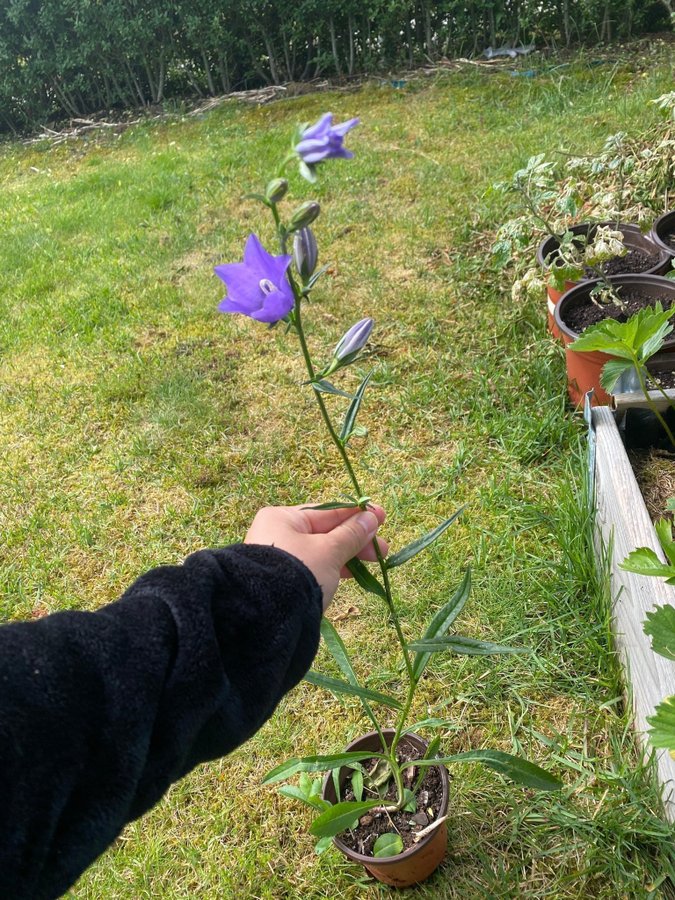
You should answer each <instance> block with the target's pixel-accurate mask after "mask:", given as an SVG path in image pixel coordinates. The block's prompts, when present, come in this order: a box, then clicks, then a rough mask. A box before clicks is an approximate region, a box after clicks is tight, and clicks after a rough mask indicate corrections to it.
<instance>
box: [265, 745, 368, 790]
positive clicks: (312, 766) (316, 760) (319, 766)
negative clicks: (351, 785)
mask: <svg viewBox="0 0 675 900" xmlns="http://www.w3.org/2000/svg"><path fill="white" fill-rule="evenodd" d="M373 756H377V757H380V756H382V754H381V753H375V752H373V751H372V750H350V751H349V752H347V751H345V752H344V753H332V754H329V755H328V756H303V757H301V758H296V759H288V760H286V762H285V763H281V765H280V766H277V767H276V768H275V769H272V771H271V772H268V773H267V775H265V777H264V778H263V780H262V783H263V784H274V782H275V781H284V780H285V779H286V778H290V777H291V776H292V775H297V774H298V772H328V771H330V770H331V769H340V768H342V766H351V765H354V764H355V763H358V762H361V760H363V759H370V758H371V757H373ZM383 758H384V757H383Z"/></svg>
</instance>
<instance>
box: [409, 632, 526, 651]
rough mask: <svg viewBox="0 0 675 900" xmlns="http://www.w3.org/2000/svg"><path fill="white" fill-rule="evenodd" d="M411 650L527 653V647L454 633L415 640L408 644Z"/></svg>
mask: <svg viewBox="0 0 675 900" xmlns="http://www.w3.org/2000/svg"><path fill="white" fill-rule="evenodd" d="M408 649H409V650H417V652H418V653H440V652H443V651H447V650H449V651H450V652H451V653H459V654H461V655H463V656H496V655H497V654H499V653H527V652H528V649H527V647H507V646H506V645H505V644H493V643H492V642H491V641H478V640H476V639H475V638H469V637H463V636H462V635H461V634H453V635H451V636H450V637H438V638H433V639H432V640H422V641H413V643H411V644H408Z"/></svg>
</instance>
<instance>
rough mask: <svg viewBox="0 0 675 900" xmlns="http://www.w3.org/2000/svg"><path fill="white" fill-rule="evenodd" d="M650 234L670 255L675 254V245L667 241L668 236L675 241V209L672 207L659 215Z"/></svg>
mask: <svg viewBox="0 0 675 900" xmlns="http://www.w3.org/2000/svg"><path fill="white" fill-rule="evenodd" d="M649 236H650V238H651V239H652V240H653V241H654V243H655V244H656V245H657V246H658V247H660V248H661V250H665V251H666V253H667V254H668V255H669V256H670V257H674V256H675V246H672V245H671V244H668V243H666V237H668V236H670V239H671V241H673V243H675V209H671V210H670V212H666V213H664V214H663V215H662V216H659V217H658V219H657V220H656V222H654V225H653V226H652V230H651V232H650V234H649Z"/></svg>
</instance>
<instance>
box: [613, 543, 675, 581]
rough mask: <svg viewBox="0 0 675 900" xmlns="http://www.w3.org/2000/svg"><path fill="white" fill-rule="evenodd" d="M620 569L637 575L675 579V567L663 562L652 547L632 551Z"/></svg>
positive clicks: (620, 565) (620, 564)
mask: <svg viewBox="0 0 675 900" xmlns="http://www.w3.org/2000/svg"><path fill="white" fill-rule="evenodd" d="M619 568H620V569H624V570H625V571H626V572H634V573H635V574H636V575H653V576H657V577H659V578H673V577H675V567H674V566H669V565H667V564H666V563H663V562H661V560H660V559H659V558H658V556H657V555H656V553H655V552H654V550H652V549H651V547H638V549H637V550H631V552H630V553H629V554H628V556H627V557H626V558H625V559H624V561H623V562H622V563H619Z"/></svg>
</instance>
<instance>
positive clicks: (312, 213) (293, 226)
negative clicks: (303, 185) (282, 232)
mask: <svg viewBox="0 0 675 900" xmlns="http://www.w3.org/2000/svg"><path fill="white" fill-rule="evenodd" d="M320 212H321V207H320V206H319V204H318V203H317V202H316V200H306V201H305V202H304V203H301V204H300V206H299V207H298V208H297V209H296V211H295V212H294V213H293V215H292V216H291V221H290V223H289V226H288V230H289V231H297V230H298V229H299V228H306V227H307V226H308V225H311V224H312V222H313V221H314V219H316V217H317V216H318V215H319V213H320Z"/></svg>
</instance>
